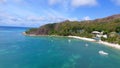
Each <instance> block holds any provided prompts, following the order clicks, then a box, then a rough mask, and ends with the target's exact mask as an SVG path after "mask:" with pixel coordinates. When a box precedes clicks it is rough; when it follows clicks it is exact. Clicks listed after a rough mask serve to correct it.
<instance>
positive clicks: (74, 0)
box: [48, 0, 98, 8]
mask: <svg viewBox="0 0 120 68" xmlns="http://www.w3.org/2000/svg"><path fill="white" fill-rule="evenodd" d="M48 2H49V4H50V5H55V4H60V5H61V6H63V7H67V8H70V6H72V7H81V6H95V5H97V4H98V2H97V0H48Z"/></svg>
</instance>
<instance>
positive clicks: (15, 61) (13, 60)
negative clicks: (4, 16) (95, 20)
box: [0, 27, 120, 68]
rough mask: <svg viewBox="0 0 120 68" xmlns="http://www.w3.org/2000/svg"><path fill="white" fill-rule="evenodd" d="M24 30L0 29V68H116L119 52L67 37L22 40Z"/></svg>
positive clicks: (118, 64) (24, 38)
mask: <svg viewBox="0 0 120 68" xmlns="http://www.w3.org/2000/svg"><path fill="white" fill-rule="evenodd" d="M25 30H26V28H17V27H15V28H11V27H9V28H6V27H1V28H0V68H120V50H117V49H114V48H110V47H107V46H104V45H101V44H97V43H93V42H87V41H83V40H78V39H72V38H67V37H48V36H42V37H29V36H24V35H22V32H23V31H25ZM69 40H71V41H69ZM86 44H88V46H87V47H86V46H85V45H86ZM100 50H103V51H105V52H107V53H109V55H108V56H103V55H100V54H99V53H98V52H99V51H100Z"/></svg>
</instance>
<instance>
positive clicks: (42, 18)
mask: <svg viewBox="0 0 120 68" xmlns="http://www.w3.org/2000/svg"><path fill="white" fill-rule="evenodd" d="M27 20H28V21H44V20H45V18H44V17H36V16H28V17H27Z"/></svg>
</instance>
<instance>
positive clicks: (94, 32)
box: [92, 31, 107, 41]
mask: <svg viewBox="0 0 120 68" xmlns="http://www.w3.org/2000/svg"><path fill="white" fill-rule="evenodd" d="M92 34H95V40H96V41H101V37H103V38H107V35H103V31H102V32H99V31H93V32H92Z"/></svg>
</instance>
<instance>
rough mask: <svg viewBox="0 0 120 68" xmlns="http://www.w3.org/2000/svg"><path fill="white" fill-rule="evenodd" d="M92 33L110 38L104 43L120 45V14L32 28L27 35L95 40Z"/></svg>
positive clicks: (105, 39)
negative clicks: (95, 32)
mask: <svg viewBox="0 0 120 68" xmlns="http://www.w3.org/2000/svg"><path fill="white" fill-rule="evenodd" d="M92 31H99V32H103V34H106V35H107V36H108V38H103V37H102V38H101V40H103V41H107V42H111V43H117V44H120V14H117V15H113V16H109V17H106V18H101V19H95V20H87V21H69V20H66V21H63V22H59V23H53V24H46V25H43V26H41V27H40V28H31V29H29V30H27V31H26V34H28V35H29V34H33V35H60V36H69V35H71V36H80V37H87V38H93V37H94V34H92Z"/></svg>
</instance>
